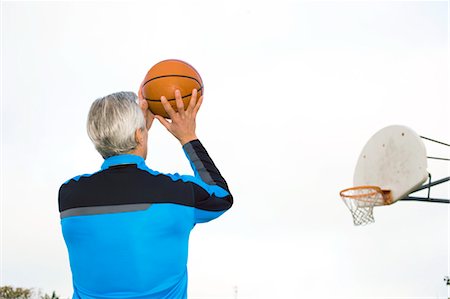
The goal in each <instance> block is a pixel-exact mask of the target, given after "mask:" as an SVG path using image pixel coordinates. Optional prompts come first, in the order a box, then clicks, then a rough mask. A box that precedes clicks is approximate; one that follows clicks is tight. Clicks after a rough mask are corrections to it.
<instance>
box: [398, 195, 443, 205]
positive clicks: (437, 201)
mask: <svg viewBox="0 0 450 299" xmlns="http://www.w3.org/2000/svg"><path fill="white" fill-rule="evenodd" d="M403 200H409V201H421V202H435V203H448V204H450V199H443V198H429V197H416V196H408V197H405V198H402V199H401V200H400V201H403Z"/></svg>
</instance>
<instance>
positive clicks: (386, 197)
mask: <svg viewBox="0 0 450 299" xmlns="http://www.w3.org/2000/svg"><path fill="white" fill-rule="evenodd" d="M363 189H369V190H368V192H367V193H363V194H349V195H346V194H345V193H346V192H347V191H352V190H363ZM339 194H340V195H341V197H342V199H345V198H348V199H354V200H359V201H365V202H373V201H374V200H367V198H368V197H372V196H374V195H377V194H381V197H382V199H383V201H384V203H385V204H390V203H391V200H390V197H391V196H390V194H391V192H390V190H383V189H381V188H380V187H378V186H370V185H366V186H356V187H351V188H347V189H344V190H342V191H341V192H339Z"/></svg>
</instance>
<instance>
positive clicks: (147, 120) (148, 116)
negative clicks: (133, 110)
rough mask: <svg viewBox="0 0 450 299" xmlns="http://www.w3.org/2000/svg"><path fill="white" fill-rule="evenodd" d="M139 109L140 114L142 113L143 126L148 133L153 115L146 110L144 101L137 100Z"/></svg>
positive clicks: (146, 104) (146, 103) (146, 106)
mask: <svg viewBox="0 0 450 299" xmlns="http://www.w3.org/2000/svg"><path fill="white" fill-rule="evenodd" d="M139 107H141V110H142V113H144V119H145V126H146V127H147V131H148V130H150V127H151V126H152V123H153V120H154V119H155V115H154V114H153V113H152V112H151V111H150V109H148V102H147V101H146V100H144V99H141V98H139Z"/></svg>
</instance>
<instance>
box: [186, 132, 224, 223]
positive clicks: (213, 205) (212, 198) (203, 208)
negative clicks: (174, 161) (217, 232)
mask: <svg viewBox="0 0 450 299" xmlns="http://www.w3.org/2000/svg"><path fill="white" fill-rule="evenodd" d="M183 149H184V152H185V153H186V156H187V158H188V159H189V161H190V163H191V167H192V169H193V170H194V176H195V180H194V182H193V183H194V184H193V196H194V210H195V222H196V223H201V222H208V221H210V220H212V219H215V218H217V217H219V216H220V215H222V214H223V213H224V212H225V211H226V210H228V209H229V208H231V206H232V205H233V197H232V195H231V193H230V190H229V189H228V185H227V182H226V181H225V179H224V178H223V177H222V175H221V174H220V172H219V170H218V169H217V167H216V165H215V164H214V162H213V161H212V159H211V157H210V156H209V154H208V152H207V151H206V149H205V148H204V147H203V145H202V144H201V142H200V141H199V140H193V141H191V142H189V143H186V144H185V145H184V146H183Z"/></svg>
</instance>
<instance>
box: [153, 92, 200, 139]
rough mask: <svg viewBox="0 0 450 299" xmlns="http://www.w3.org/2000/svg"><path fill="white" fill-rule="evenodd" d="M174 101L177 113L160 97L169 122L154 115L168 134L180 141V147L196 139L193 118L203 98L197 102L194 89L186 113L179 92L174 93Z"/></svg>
mask: <svg viewBox="0 0 450 299" xmlns="http://www.w3.org/2000/svg"><path fill="white" fill-rule="evenodd" d="M175 101H176V104H177V109H178V112H175V110H173V108H172V106H170V104H169V102H168V101H167V99H166V98H165V97H164V96H162V97H161V103H162V105H163V107H164V109H165V110H166V112H167V114H168V115H169V117H170V119H171V121H168V120H166V119H165V118H164V117H162V116H160V115H155V117H156V118H157V119H158V120H159V122H160V123H161V124H162V125H163V126H164V127H165V128H166V129H167V130H168V131H169V132H170V133H172V135H173V136H175V137H176V138H177V139H178V140H179V141H180V143H181V145H185V144H186V143H188V142H190V141H192V140H195V139H197V135H196V134H195V118H196V116H197V112H198V110H199V109H200V106H201V105H202V102H203V96H201V97H200V99H198V100H197V90H196V89H194V90H193V91H192V96H191V101H190V102H189V106H188V107H187V109H186V111H185V110H184V103H183V99H182V98H181V93H180V91H179V90H176V91H175Z"/></svg>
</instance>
